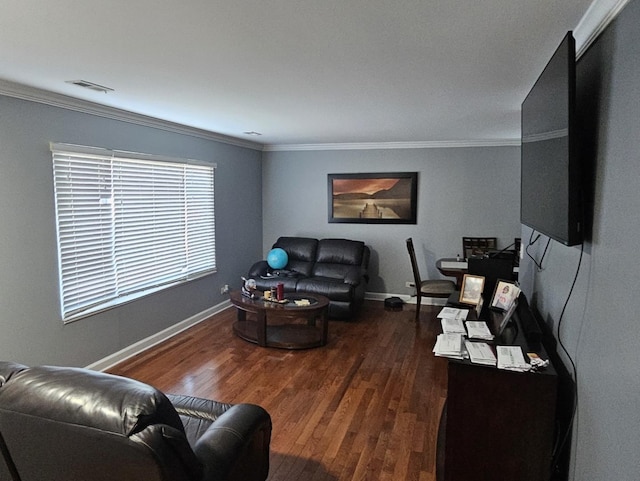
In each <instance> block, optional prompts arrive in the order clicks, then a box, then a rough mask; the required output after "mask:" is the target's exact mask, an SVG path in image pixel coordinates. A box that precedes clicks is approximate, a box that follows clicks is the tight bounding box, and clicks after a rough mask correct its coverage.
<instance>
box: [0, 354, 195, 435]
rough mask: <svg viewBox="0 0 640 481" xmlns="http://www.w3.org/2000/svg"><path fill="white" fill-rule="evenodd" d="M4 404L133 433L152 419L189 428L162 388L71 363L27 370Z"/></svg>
mask: <svg viewBox="0 0 640 481" xmlns="http://www.w3.org/2000/svg"><path fill="white" fill-rule="evenodd" d="M0 400H1V403H0V404H1V405H2V406H3V409H6V410H12V411H15V412H20V413H24V414H29V415H31V416H38V417H42V418H47V419H51V420H55V421H58V422H64V423H72V424H80V425H84V426H91V427H95V428H97V429H101V430H104V431H109V432H113V433H117V434H122V435H125V436H131V435H132V434H135V433H137V432H139V431H141V430H143V429H144V428H145V427H147V426H149V425H151V424H166V425H168V426H171V427H173V428H176V429H178V430H180V431H181V432H184V427H183V425H182V422H181V421H180V417H179V415H178V413H177V412H176V410H175V408H174V407H173V405H172V404H171V402H170V401H169V400H168V399H167V397H166V396H165V395H164V394H163V393H162V392H160V391H158V390H157V389H155V388H153V387H152V386H149V385H147V384H144V383H142V382H139V381H135V380H133V379H128V378H124V377H120V376H115V375H111V374H106V373H101V372H96V371H91V370H88V369H81V368H72V367H53V366H39V367H33V368H27V369H24V370H22V371H20V372H18V373H16V374H13V375H12V377H11V382H7V383H6V384H5V385H4V386H3V387H2V389H0Z"/></svg>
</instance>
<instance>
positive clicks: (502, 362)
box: [496, 346, 531, 371]
mask: <svg viewBox="0 0 640 481" xmlns="http://www.w3.org/2000/svg"><path fill="white" fill-rule="evenodd" d="M496 351H497V352H498V368H499V369H508V370H510V371H528V370H529V369H531V366H530V365H529V364H528V363H527V362H526V361H525V360H524V355H523V354H522V349H521V348H520V346H498V347H497V348H496Z"/></svg>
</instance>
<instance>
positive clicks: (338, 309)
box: [247, 237, 371, 319]
mask: <svg viewBox="0 0 640 481" xmlns="http://www.w3.org/2000/svg"><path fill="white" fill-rule="evenodd" d="M276 247H279V248H281V249H284V250H285V251H286V253H287V255H288V257H289V262H288V264H287V265H286V266H285V267H284V268H283V269H280V270H273V269H271V268H270V267H269V264H268V263H267V261H266V260H261V261H258V262H256V263H255V264H253V266H251V268H250V269H249V273H248V274H247V276H248V278H251V279H255V281H256V287H257V289H258V291H265V290H269V289H270V288H271V287H275V286H276V285H277V284H278V283H282V284H283V285H284V291H285V293H287V292H308V293H311V294H321V295H323V296H326V297H328V298H329V299H330V301H331V302H330V304H329V317H330V318H333V319H349V318H351V317H353V316H354V314H355V313H356V310H357V309H358V307H359V306H360V305H361V304H362V302H363V301H364V295H365V291H366V288H367V282H368V280H369V278H368V269H369V258H370V256H371V252H370V250H369V247H368V246H366V245H365V243H364V242H361V241H356V240H349V239H320V240H318V239H313V238H309V237H280V238H279V239H278V240H277V241H276V243H275V244H273V248H276Z"/></svg>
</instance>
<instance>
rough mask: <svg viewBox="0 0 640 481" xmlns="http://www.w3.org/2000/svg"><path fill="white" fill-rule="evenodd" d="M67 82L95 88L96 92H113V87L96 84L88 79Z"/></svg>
mask: <svg viewBox="0 0 640 481" xmlns="http://www.w3.org/2000/svg"><path fill="white" fill-rule="evenodd" d="M66 83H68V84H73V85H77V86H78V87H83V88H85V89H89V90H95V91H96V92H103V93H105V94H106V93H109V92H113V89H112V88H109V87H105V86H104V85H98V84H94V83H93V82H87V81H86V80H67V81H66Z"/></svg>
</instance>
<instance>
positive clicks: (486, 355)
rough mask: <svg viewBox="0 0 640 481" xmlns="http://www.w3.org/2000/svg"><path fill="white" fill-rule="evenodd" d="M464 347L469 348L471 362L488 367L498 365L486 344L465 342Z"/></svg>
mask: <svg viewBox="0 0 640 481" xmlns="http://www.w3.org/2000/svg"><path fill="white" fill-rule="evenodd" d="M464 345H465V347H466V348H467V352H468V353H469V359H471V362H473V363H476V364H485V365H487V366H495V365H496V356H495V354H494V353H493V351H492V350H491V347H490V346H489V344H487V343H486V342H471V341H465V342H464Z"/></svg>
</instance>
